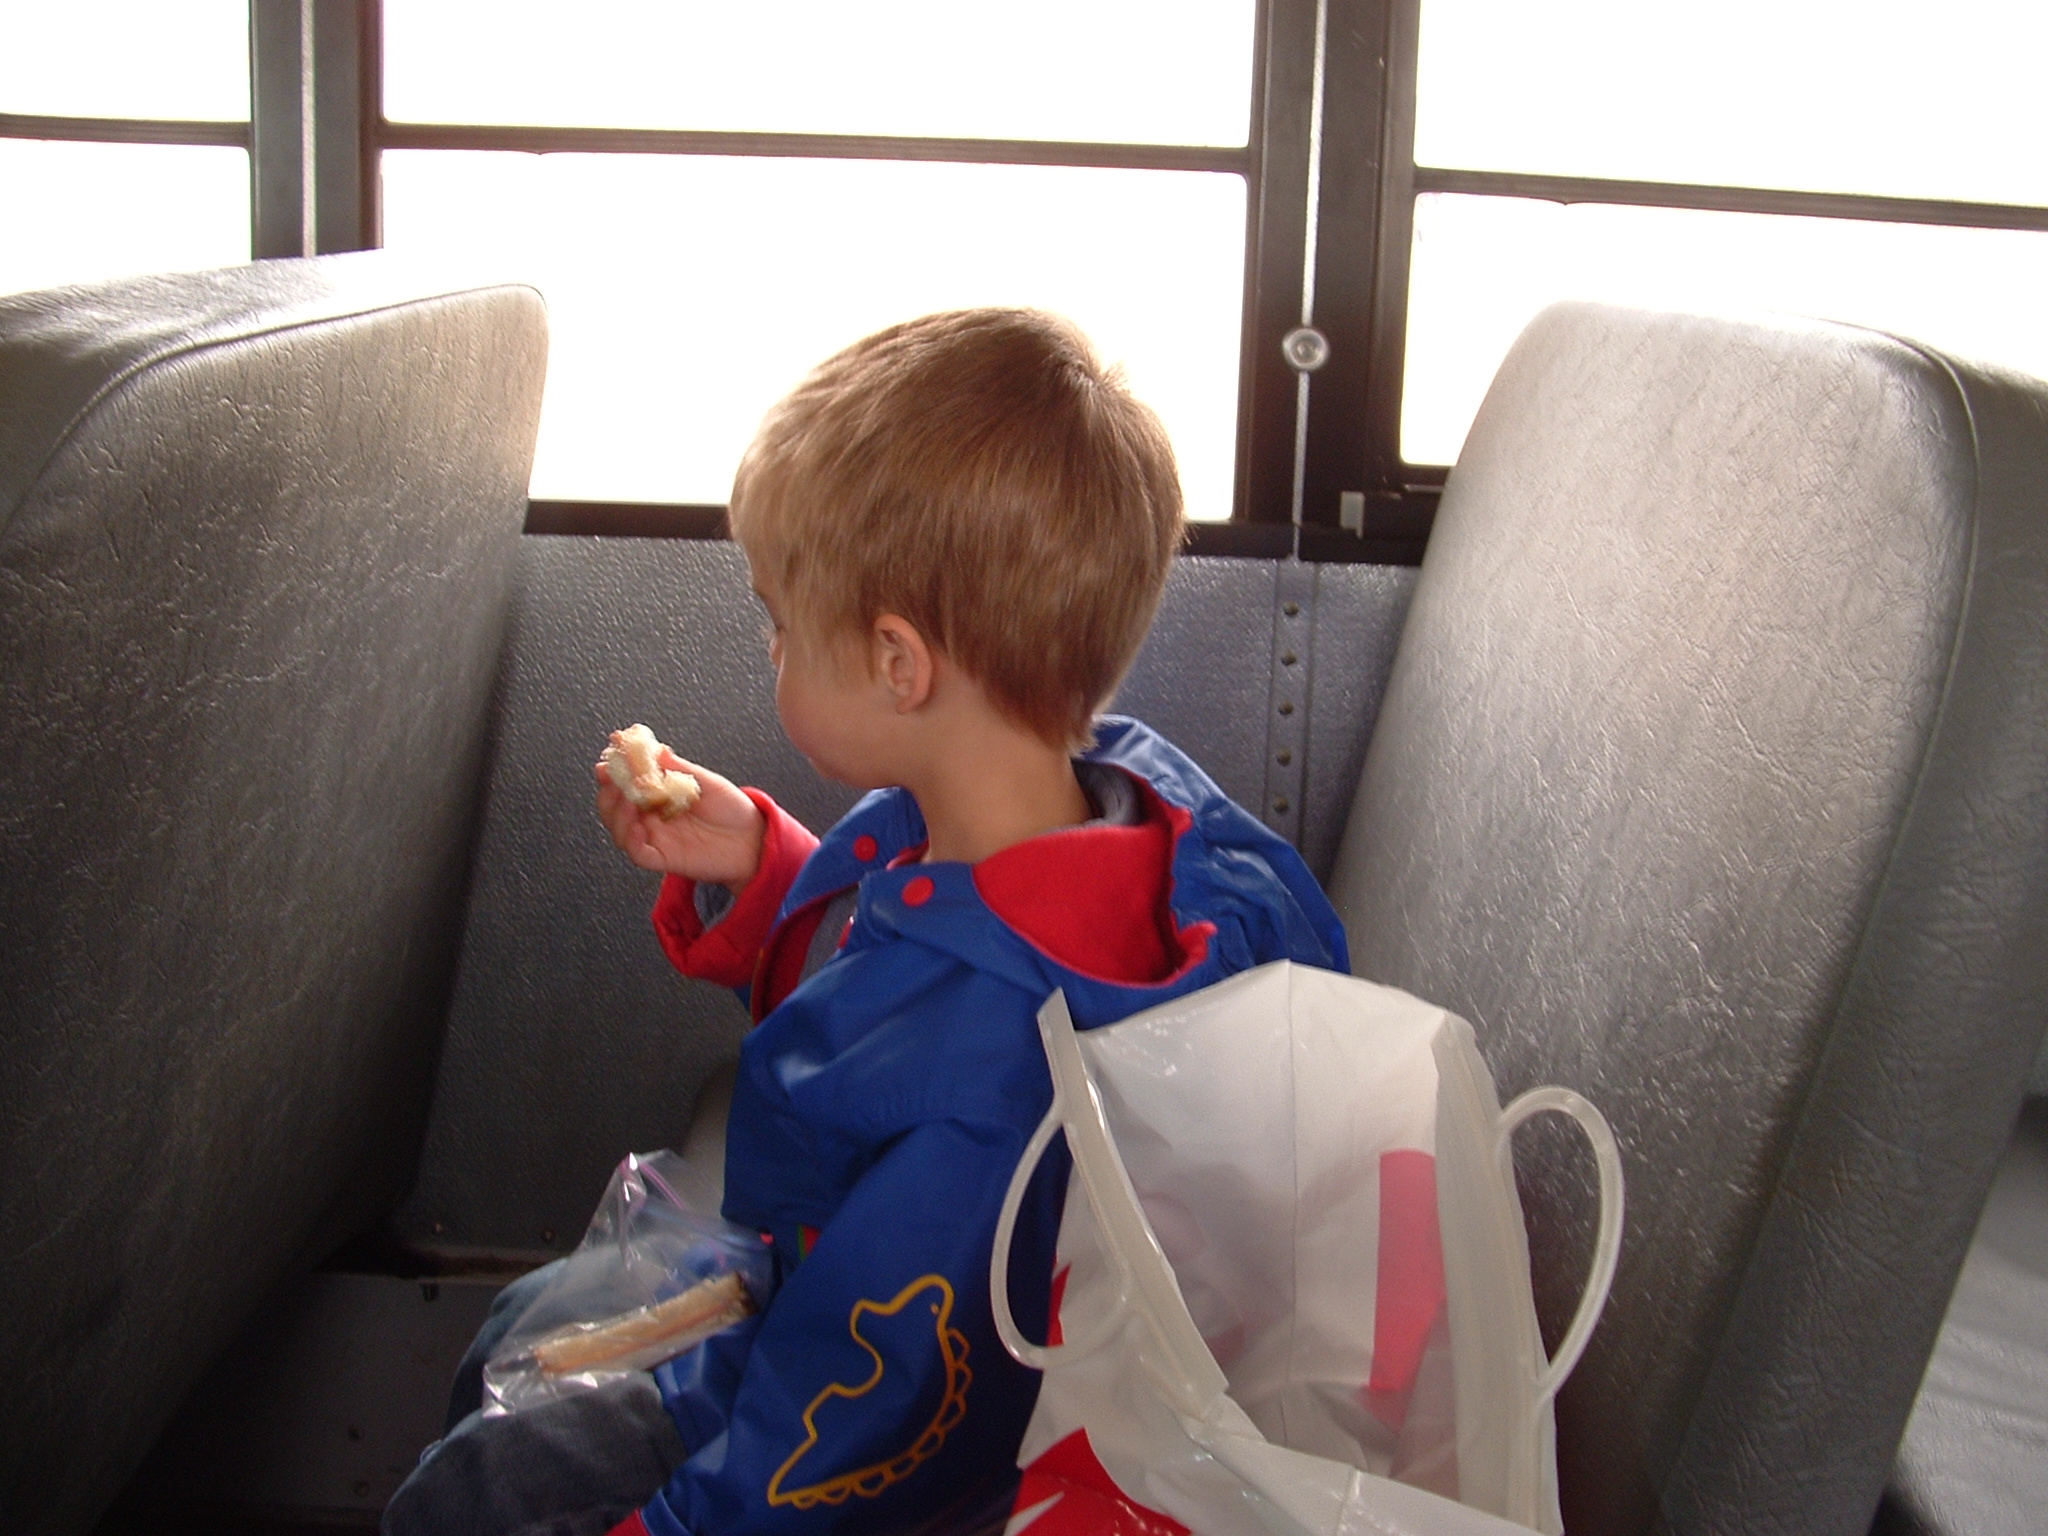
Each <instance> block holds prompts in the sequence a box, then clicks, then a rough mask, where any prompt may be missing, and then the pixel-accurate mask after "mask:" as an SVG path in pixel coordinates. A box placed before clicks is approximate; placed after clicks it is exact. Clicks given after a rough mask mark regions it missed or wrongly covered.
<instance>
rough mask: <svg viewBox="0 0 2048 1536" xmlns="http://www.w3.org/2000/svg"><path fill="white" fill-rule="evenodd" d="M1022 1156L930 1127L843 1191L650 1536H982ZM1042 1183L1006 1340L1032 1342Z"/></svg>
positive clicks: (1047, 1195) (995, 1496)
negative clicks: (1013, 1331)
mask: <svg viewBox="0 0 2048 1536" xmlns="http://www.w3.org/2000/svg"><path fill="white" fill-rule="evenodd" d="M1021 1150H1022V1147H1021V1144H1020V1138H1018V1137H1017V1136H1015V1135H1014V1134H1012V1133H1011V1132H1009V1131H1008V1130H1005V1129H999V1128H975V1127H966V1126H962V1125H958V1124H956V1123H953V1122H937V1123H931V1124H926V1125H923V1126H920V1127H918V1128H916V1129H915V1130H912V1131H911V1132H909V1133H908V1134H907V1135H905V1136H904V1137H903V1138H902V1139H901V1140H900V1141H898V1142H896V1143H895V1144H894V1145H893V1146H892V1147H891V1148H890V1150H889V1151H888V1152H887V1153H886V1154H885V1155H884V1156H883V1157H882V1158H881V1160H880V1161H878V1162H877V1163H876V1164H875V1165H874V1167H873V1168H871V1169H870V1170H869V1171H868V1172H867V1174H866V1175H864V1176H863V1177H862V1179H861V1181H860V1182H859V1183H858V1184H857V1185H855V1187H854V1189H853V1192H852V1193H851V1194H850V1195H849V1196H848V1197H847V1199H846V1201H845V1203H844V1204H843V1205H842V1206H841V1207H840V1209H839V1211H838V1213H837V1214H836V1215H835V1216H834V1217H833V1218H832V1220H831V1222H830V1224H829V1225H827V1226H826V1227H825V1229H824V1230H823V1231H822V1232H821V1233H819V1234H818V1236H817V1238H816V1241H815V1243H814V1244H813V1245H812V1247H811V1251H810V1253H809V1255H808V1256H807V1257H806V1258H804V1259H803V1260H802V1262H801V1263H800V1264H798V1266H797V1267H796V1268H795V1270H794V1271H793V1272H792V1273H791V1274H790V1275H789V1277H788V1279H787V1280H786V1281H785V1282H784V1284H783V1286H782V1288H781V1289H780V1290H779V1291H778V1292H777V1293H776V1296H775V1300H774V1302H773V1303H772V1305H771V1306H770V1307H769V1309H768V1311H767V1313H766V1314H765V1315H764V1316H763V1317H762V1319H761V1326H760V1331H759V1332H758V1333H757V1334H756V1335H755V1336H754V1339H753V1343H752V1349H751V1351H750V1352H749V1354H748V1356H747V1360H746V1364H745V1367H744V1370H743V1372H742V1373H741V1376H740V1379H739V1382H738V1386H737V1390H736V1391H735V1392H734V1393H733V1396H732V1399H731V1411H730V1417H729V1419H728V1421H727V1423H726V1426H725V1432H724V1433H723V1434H722V1435H719V1436H717V1437H715V1438H713V1439H711V1440H709V1441H708V1442H707V1443H703V1444H702V1445H701V1448H695V1453H694V1454H693V1455H692V1456H691V1457H690V1458H689V1459H688V1460H687V1461H685V1462H684V1463H683V1465H682V1466H681V1467H679V1468H678V1469H677V1470H676V1472H675V1474H674V1475H673V1476H672V1477H671V1479H670V1481H669V1482H668V1484H667V1486H666V1487H665V1488H664V1489H663V1490H662V1491H661V1492H660V1493H659V1494H657V1495H656V1496H655V1498H654V1499H653V1501H652V1502H651V1503H649V1504H648V1505H647V1506H646V1507H645V1508H644V1509H643V1510H642V1511H641V1513H640V1516H639V1519H640V1521H641V1524H642V1526H643V1527H644V1529H645V1530H646V1531H647V1532H648V1533H649V1536H770V1533H773V1536H783V1533H791V1536H794V1533H818V1532H825V1531H828V1530H840V1529H859V1530H876V1531H896V1530H907V1529H911V1528H913V1527H926V1528H929V1529H934V1530H951V1529H967V1528H973V1521H974V1520H976V1519H978V1518H981V1517H983V1516H986V1515H988V1514H990V1513H994V1514H995V1515H996V1518H997V1522H998V1523H1000V1516H1001V1513H1002V1512H1003V1511H1004V1510H1006V1509H1007V1507H1008V1501H1009V1499H1010V1498H1011V1497H1012V1496H1013V1494H1014V1490H1015V1486H1016V1477H1017V1471H1016V1455H1017V1447H1018V1445H1019V1443H1020V1442H1021V1440H1022V1438H1023V1434H1024V1429H1025V1425H1026V1423H1027V1421H1028V1420H1029V1418H1030V1413H1031V1407H1032V1403H1033V1401H1034V1400H1035V1398H1036V1384H1037V1375H1036V1373H1035V1372H1031V1371H1027V1370H1026V1369H1024V1368H1023V1367H1022V1366H1019V1365H1017V1364H1016V1363H1015V1362H1014V1361H1013V1360H1011V1359H1010V1357H1009V1355H1008V1354H1007V1353H1005V1351H1004V1350H1003V1348H1002V1345H1001V1344H1000V1343H999V1342H998V1341H997V1339H996V1336H995V1327H994V1323H993V1322H992V1320H991V1318H990V1313H989V1303H988V1267H989V1253H990V1248H991V1245H992V1242H993V1239H994V1233H995V1222H996V1215H997V1212H998V1211H999V1209H1000V1208H1001V1204H1002V1198H1003V1192H1004V1190H1005V1188H1006V1187H1007V1185H1008V1182H1009V1177H1010V1173H1011V1171H1012V1170H1013V1169H1014V1168H1015V1166H1016V1161H1017V1157H1018V1154H1019V1153H1020V1151H1021ZM1048 1172H1049V1170H1041V1177H1040V1178H1039V1179H1038V1180H1037V1181H1035V1183H1034V1185H1033V1188H1032V1192H1031V1195H1032V1198H1031V1199H1030V1200H1029V1201H1027V1209H1026V1211H1025V1213H1024V1214H1025V1219H1024V1220H1022V1221H1020V1223H1019V1228H1018V1242H1017V1251H1016V1254H1015V1257H1014V1260H1013V1273H1014V1274H1015V1275H1017V1276H1018V1277H1020V1283H1017V1284H1016V1285H1015V1286H1014V1287H1013V1301H1014V1303H1015V1304H1016V1311H1017V1315H1018V1323H1019V1326H1020V1327H1022V1328H1023V1329H1024V1330H1025V1331H1026V1333H1027V1334H1028V1335H1030V1336H1032V1337H1038V1338H1042V1337H1044V1334H1043V1331H1042V1330H1043V1327H1044V1318H1045V1313H1046V1310H1047V1292H1048V1290H1049V1285H1050V1271H1051V1263H1052V1241H1053V1234H1054V1232H1055V1230H1056V1225H1055V1224H1056V1222H1057V1201H1058V1199H1059V1198H1060V1181H1059V1179H1058V1178H1056V1177H1047V1176H1045V1175H1046V1174H1047V1173H1048ZM631 1528H632V1526H631V1522H628V1524H627V1525H626V1526H624V1527H621V1529H622V1530H630V1529H631Z"/></svg>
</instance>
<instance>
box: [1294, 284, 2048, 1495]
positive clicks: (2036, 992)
mask: <svg viewBox="0 0 2048 1536" xmlns="http://www.w3.org/2000/svg"><path fill="white" fill-rule="evenodd" d="M1334 890H1335V894H1336V897H1337V900H1338V905H1339V908H1340V910H1341V911H1342V912H1343V913H1344V916H1345V920H1346V923H1347V925H1348V927H1349V931H1350V936H1351V946H1352V955H1353V958H1354V964H1355V966H1356V969H1357V970H1358V972H1359V974H1361V975H1363V976H1368V977H1371V978H1372V979H1374V980H1377V981H1383V982H1389V983H1393V984H1396V985H1399V986H1402V987H1406V988H1409V989H1411V990H1413V991H1415V992H1418V993H1421V994H1422V995H1424V996H1427V997H1429V998H1430V999H1432V1000H1433V1001H1435V1002H1439V1003H1442V1004H1444V1005H1446V1006H1448V1007H1450V1008H1453V1009H1455V1010H1457V1011H1458V1012H1459V1013H1462V1014H1464V1015H1465V1016H1467V1017H1468V1018H1470V1019H1471V1020H1472V1021H1473V1023H1474V1025H1475V1026H1476V1027H1477V1029H1478V1031H1479V1036H1480V1041H1481V1044H1482V1046H1483V1048H1484V1049H1485V1052H1486V1054H1487V1056H1488V1059H1489V1060H1490V1062H1491V1063H1492V1065H1493V1069H1494V1071H1495V1074H1496V1076H1497V1077H1498V1079H1499V1083H1500V1088H1501V1091H1502V1093H1503V1096H1505V1095H1507V1094H1512V1093H1516V1092H1519V1091H1520V1090H1522V1089H1523V1088H1526V1087H1528V1086H1530V1085H1531V1084H1534V1083H1540V1082H1558V1083H1563V1084H1566V1085H1568V1086H1571V1087H1574V1088H1577V1089H1579V1090H1580V1091H1582V1092H1584V1093H1585V1094H1587V1095H1588V1096H1589V1097H1591V1098H1592V1099H1593V1100H1594V1101H1595V1102H1597V1103H1598V1104H1599V1105H1600V1106H1601V1107H1602V1108H1603V1109H1604V1110H1605V1111H1606V1113H1607V1114H1608V1116H1609V1117H1610V1118H1611V1120H1612V1121H1613V1123H1614V1127H1615V1130H1616V1132H1617V1133H1618V1135H1619V1137H1620V1140H1621V1145H1622V1149H1623V1156H1624V1159H1625V1162H1626V1168H1627V1176H1628V1181H1629V1194H1628V1223H1627V1229H1626V1240H1625V1243H1624V1247H1623V1250H1622V1255H1621V1267H1620V1271H1619V1274H1618V1277H1617V1279H1616V1281H1615V1286H1614V1291H1613V1295H1612V1299H1611V1300H1610V1302H1609V1304H1608V1307H1607V1311H1606V1315H1605V1320H1604V1321H1603V1323H1602V1325H1601V1327H1600V1329H1599V1331H1598V1332H1597V1333H1596V1334H1595V1335H1594V1338H1593V1342H1592V1347H1591V1349H1590V1351H1589V1352H1588V1354H1587V1355H1586V1357H1585V1359H1584V1361H1583V1362H1582V1363H1581V1365H1580V1366H1579V1368H1578V1371H1577V1372H1576V1374H1575V1375H1574V1377H1573V1378H1572V1380H1571V1381H1570V1382H1569V1383H1568V1384H1567V1386H1566V1388H1565V1391H1564V1393H1563V1395H1562V1397H1561V1398H1560V1401H1559V1409H1558V1436H1559V1470H1560V1476H1561V1482H1562V1490H1563V1497H1564V1513H1565V1523H1566V1527H1567V1529H1569V1530H1571V1531H1572V1532H1573V1533H1574V1536H1610V1533H1623V1532H1637V1531H1645V1530H1653V1529H1668V1530H1671V1531H1677V1532H1705V1531H1726V1532H1736V1531H1741V1532H1747V1533H1751V1536H1758V1533H1766V1536H1767V1533H1774V1532H1783V1533H1791V1532H1818V1533H1826V1532H1840V1533H1848V1532H1861V1531H1862V1530H1864V1529H1865V1527H1866V1526H1867V1525H1868V1523H1869V1521H1870V1518H1871V1512H1872V1509H1873V1507H1874V1506H1875V1505H1876V1503H1877V1500H1878V1495H1879V1492H1880V1490H1881V1488H1882V1487H1883V1485H1884V1481H1885V1475H1886V1471H1887V1469H1888V1468H1889V1466H1890V1465H1891V1460H1892V1454H1893V1449H1894V1446H1895V1445H1896V1444H1897V1442H1898V1438H1899V1432H1900V1428H1901V1426H1902V1425H1903V1424H1904V1423H1905V1420H1906V1416H1907V1412H1908V1410H1909V1408H1910V1407H1911V1406H1912V1402H1913V1396H1914V1389H1915V1387H1916V1385H1917V1384H1918V1381H1919V1379H1920V1374H1921V1369H1922V1366H1923V1365H1924V1363H1925V1361H1926V1359H1927V1354H1928V1349H1929V1346H1930V1344H1931V1343H1932V1341H1933V1339H1934V1335H1935V1331H1936V1328H1937V1325H1938V1324H1939V1323H1940V1321H1941V1316H1942V1310H1943V1306H1944V1304H1945V1303H1946V1301H1947V1298H1948V1295H1949V1291H1950V1287H1951V1286H1952V1284H1953V1282H1954V1279H1955V1275H1956V1270H1957V1267H1958V1265H1959V1264H1960V1262H1961V1259H1962V1256H1963V1253H1964V1250H1965V1248H1966V1246H1967V1244H1968V1242H1969V1238H1970V1233H1971V1229H1972V1227H1973V1225H1974V1223H1975V1221H1976V1217H1977V1213H1978V1210H1979V1207H1980V1206H1981V1204H1982V1202H1983V1200H1984V1196H1985V1191H1986V1188H1987V1187H1988V1185H1989V1182H1990V1179H1991V1175H1992V1172H1993V1169H1994V1167H1995V1166H1996V1164H1997V1161H1998V1157H1999V1153H2000V1151H2001V1150H2002V1148H2003V1147H2004V1145H2005V1142H2006V1138H2007V1135H2008V1133H2009V1131H2010V1129H2011V1127H2012V1125H2013V1120H2014V1115H2015V1113H2016V1111H2017V1108H2018V1104H2019V1099H2020V1089H2021V1084H2022V1081H2023V1080H2024V1078H2025V1076H2026V1072H2027V1068H2028V1064H2029V1063H2030V1061H2031V1060H2032V1058H2033V1052H2034V1049H2035V1046H2036V1044H2037V1042H2038V1041H2039V1039H2040V1034H2041V1028H2042V1022H2043V1020H2044V1019H2048V387H2044V386H2042V385H2040V384H2038V383H2036V382H2034V381H2031V380H2022V379H2019V378H2017V377H2012V376H1999V375H1994V374H1991V373H1987V372H1983V371H1979V370H1976V369H1972V368H1969V367H1966V366H1963V365H1960V364H1956V363H1952V362H1950V361H1948V360H1946V359H1943V358H1941V357H1939V356H1936V355H1934V354H1932V353H1929V352H1927V351H1925V350H1924V349H1921V348H1918V347H1915V346H1913V345H1911V344H1908V343H1905V342H1901V341H1897V340H1893V339H1891V338H1889V337H1885V336H1881V335H1876V334H1873V333H1869V332H1864V331H1856V330H1851V329H1846V328H1841V327H1833V326H1825V325H1819V324H1810V325H1808V324H1799V323H1792V322H1787V323H1783V324H1762V323H1741V322H1736V321H1727V320H1711V319H1700V318H1690V317H1679V316H1661V315H1650V314H1643V313H1636V312H1629V311H1621V310H1611V309H1601V308H1594V307H1590V306H1560V307H1558V308H1555V309H1552V310H1550V311H1547V312H1546V313H1545V314H1544V315H1542V316H1540V317H1539V318H1538V319H1537V320H1536V321H1535V322H1534V323H1533V324H1532V325H1531V327H1530V329H1529V330H1528V331H1527V332H1526V333H1525V334H1524V335H1523V337H1522V339H1521V340H1520V341H1519V342H1518V343H1517V345H1516V346H1515V348H1514V350H1513V351H1512V353H1511V354H1510V355H1509V357H1508V359H1507V361H1506V362H1505V363H1504V364H1503V366H1502V369H1501V372H1500V374H1499V376H1498V377H1497V379H1496V380H1495V383H1494V386H1493V389H1492V391H1491V393H1490V394H1489V395H1488V397H1487V400H1486V403H1485V405H1484V407H1483V408H1482V409H1481V411H1480V413H1479V417H1478V420H1477V421H1476V422H1475V424H1474V426H1473V428H1472V432H1471V436H1470V438H1469V439H1468V441H1467V444H1466V448H1465V452H1464V456H1463V458H1462V460H1461V462H1460V463H1459V465H1458V466H1457V468H1456V470H1455V471H1454V473H1453V475H1452V478H1451V481H1450V485H1449V488H1448V490H1447V493H1446V495H1445V498H1444V501H1443V505H1442V510H1441V512H1440V514H1439V518H1438V522H1437V525H1436V531H1435V534H1434V536H1433V539H1432V542H1431V544H1430V548H1429V553H1428V556H1427V559H1426V561H1425V563H1424V566H1423V569H1422V572H1421V576H1420V579H1419V582H1418V585H1417V588H1416V592H1415V596H1414V601H1413V605H1412V607H1411V609H1410V612H1409V617H1408V621H1407V627H1406V630H1405V633H1404V635H1403V638H1402V642H1401V650H1400V652H1399V654H1398V657H1397V659H1396V662H1395V666H1394V672H1393V676H1392V678H1391V681H1390V683H1389V688H1388V694H1387V698H1386V702H1385V704H1384V706H1383V708H1382V712H1381V715H1380V720H1379V725H1378V728H1377V732H1376V735H1375V737H1374V740H1373V743H1372V746H1371V749H1370V752H1369V755H1368V758H1367V762H1366V768H1365V773H1364V776H1363V779H1362V782H1361V785H1360V789H1359V793H1358V798H1357V801H1356V804H1355V806H1354V809H1353V812H1352V819H1351V822H1350V824H1349V827H1348V829H1347V833H1346V841H1345V844H1344V847H1343V849H1342V852H1341V854H1340V858H1339V863H1338V868H1337V872H1336V876H1335V881H1334ZM1519 1163H1520V1168H1521V1174H1522V1183H1523V1190H1524V1199H1525V1201H1526V1205H1527V1210H1528V1214H1529V1218H1530V1226H1531V1229H1532V1246H1533V1258H1534V1263H1535V1266H1536V1271H1537V1286H1538V1297H1539V1305H1540V1306H1541V1307H1542V1309H1543V1312H1544V1314H1545V1321H1546V1327H1547V1328H1550V1329H1555V1328H1556V1327H1558V1326H1559V1325H1560V1322H1561V1320H1562V1319H1563V1318H1564V1317H1566V1316H1568V1314H1569V1310H1570V1307H1571V1306H1572V1304H1573V1303H1574V1301H1575V1299H1576V1295H1577V1292H1578V1288H1579V1285H1580V1282H1581V1277H1582V1275H1583V1272H1584V1263H1585V1254H1586V1251H1587V1243H1588V1232H1589V1223H1590V1201H1589V1198H1588V1195H1587V1193H1586V1191H1587V1189H1588V1188H1589V1186H1590V1168H1589V1160H1587V1159H1585V1158H1584V1157H1583V1155H1582V1154H1580V1153H1579V1151H1578V1149H1577V1147H1576V1146H1575V1144H1574V1143H1573V1141H1572V1139H1571V1138H1570V1137H1569V1136H1568V1135H1566V1134H1564V1133H1562V1132H1557V1133H1555V1134H1553V1133H1552V1131H1551V1129H1550V1128H1533V1129H1532V1131H1530V1132H1525V1133H1523V1138H1522V1139H1521V1142H1520V1147H1519ZM1552 1337H1553V1338H1554V1337H1555V1334H1554V1333H1553V1334H1552Z"/></svg>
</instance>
